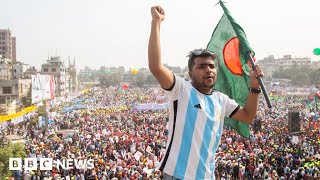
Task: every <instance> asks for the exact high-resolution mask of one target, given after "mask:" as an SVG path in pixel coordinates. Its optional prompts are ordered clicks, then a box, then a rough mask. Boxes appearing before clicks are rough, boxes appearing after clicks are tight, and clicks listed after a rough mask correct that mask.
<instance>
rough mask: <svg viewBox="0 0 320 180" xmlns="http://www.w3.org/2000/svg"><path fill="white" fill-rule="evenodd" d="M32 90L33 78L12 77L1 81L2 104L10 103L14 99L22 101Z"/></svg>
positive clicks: (0, 99)
mask: <svg viewBox="0 0 320 180" xmlns="http://www.w3.org/2000/svg"><path fill="white" fill-rule="evenodd" d="M29 90H31V79H12V80H1V81H0V104H8V103H10V102H12V101H14V100H16V101H19V102H21V99H22V98H23V97H26V96H27V94H28V91H29Z"/></svg>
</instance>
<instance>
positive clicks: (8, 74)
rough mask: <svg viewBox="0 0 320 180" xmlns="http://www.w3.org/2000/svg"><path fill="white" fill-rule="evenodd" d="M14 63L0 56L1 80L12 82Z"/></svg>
mask: <svg viewBox="0 0 320 180" xmlns="http://www.w3.org/2000/svg"><path fill="white" fill-rule="evenodd" d="M12 69H13V66H12V61H11V59H7V58H4V57H2V55H0V80H10V79H11V78H12V71H13V70H12Z"/></svg>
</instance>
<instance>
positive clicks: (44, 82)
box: [31, 74, 55, 103]
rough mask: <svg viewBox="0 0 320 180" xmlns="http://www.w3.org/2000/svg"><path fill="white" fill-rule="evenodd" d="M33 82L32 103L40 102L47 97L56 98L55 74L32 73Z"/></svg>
mask: <svg viewBox="0 0 320 180" xmlns="http://www.w3.org/2000/svg"><path fill="white" fill-rule="evenodd" d="M31 83H32V85H31V94H32V95H31V97H32V103H38V102H41V101H42V100H45V99H53V98H54V91H55V81H54V76H52V75H40V74H37V75H32V76H31Z"/></svg>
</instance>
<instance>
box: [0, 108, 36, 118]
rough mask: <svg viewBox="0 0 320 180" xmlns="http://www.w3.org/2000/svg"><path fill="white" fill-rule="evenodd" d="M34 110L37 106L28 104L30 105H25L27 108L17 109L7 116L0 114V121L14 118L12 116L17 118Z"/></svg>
mask: <svg viewBox="0 0 320 180" xmlns="http://www.w3.org/2000/svg"><path fill="white" fill-rule="evenodd" d="M35 110H37V106H30V107H27V108H25V109H23V110H22V111H19V112H17V113H15V114H9V115H7V116H0V122H3V121H8V120H10V119H14V118H18V117H20V116H22V115H24V114H27V113H29V112H32V111H35Z"/></svg>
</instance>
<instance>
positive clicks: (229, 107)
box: [222, 94, 240, 117]
mask: <svg viewBox="0 0 320 180" xmlns="http://www.w3.org/2000/svg"><path fill="white" fill-rule="evenodd" d="M222 96H223V99H224V104H225V116H226V117H232V116H233V115H234V114H235V113H236V112H237V111H238V109H239V108H240V106H239V104H238V103H237V102H236V101H235V100H233V99H231V98H229V97H228V96H227V95H225V94H223V95H222Z"/></svg>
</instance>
